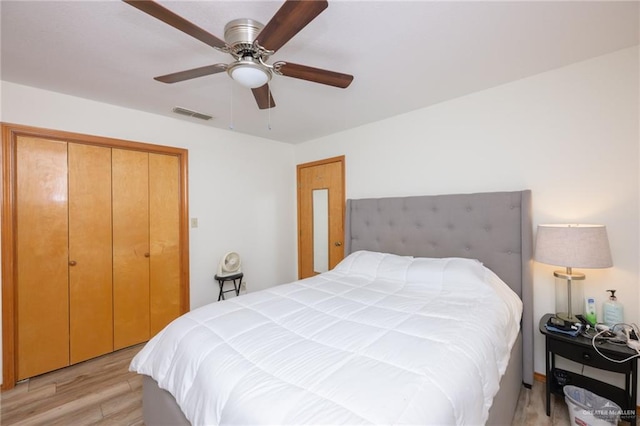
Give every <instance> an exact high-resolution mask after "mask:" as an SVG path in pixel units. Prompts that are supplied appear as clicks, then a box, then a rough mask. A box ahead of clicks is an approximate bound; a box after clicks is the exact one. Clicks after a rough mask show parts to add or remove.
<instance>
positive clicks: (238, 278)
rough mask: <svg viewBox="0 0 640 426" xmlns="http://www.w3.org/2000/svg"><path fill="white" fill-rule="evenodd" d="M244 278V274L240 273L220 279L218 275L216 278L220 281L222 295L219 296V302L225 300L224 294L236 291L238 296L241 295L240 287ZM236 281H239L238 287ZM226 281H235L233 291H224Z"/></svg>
mask: <svg viewBox="0 0 640 426" xmlns="http://www.w3.org/2000/svg"><path fill="white" fill-rule="evenodd" d="M242 277H244V274H243V273H242V272H239V273H237V274H233V275H224V276H221V277H219V276H218V275H216V276H215V277H214V278H215V280H216V281H218V285H220V294H219V295H218V301H220V299H222V300H224V294H225V293H229V292H230V291H234V292H235V293H236V296H239V295H240V286H241V285H242ZM236 280H238V284H237V285H236ZM226 281H233V289H232V290H225V291H223V290H222V288H223V287H224V283H225V282H226Z"/></svg>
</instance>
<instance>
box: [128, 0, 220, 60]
mask: <svg viewBox="0 0 640 426" xmlns="http://www.w3.org/2000/svg"><path fill="white" fill-rule="evenodd" d="M122 1H124V2H125V3H127V4H129V5H131V6H133V7H135V8H136V9H138V10H141V11H143V12H144V13H146V14H147V15H151V16H153V17H154V18H157V19H159V20H161V21H162V22H164V23H165V24H169V25H171V26H172V27H173V28H176V29H178V30H180V31H182V32H183V33H186V34H189V35H190V36H191V37H194V38H197V39H198V40H200V41H201V42H203V43H205V44H208V45H209V46H211V47H215V48H218V49H224V48H225V47H226V43H225V42H224V41H222V40H220V39H219V38H218V37H216V36H214V35H213V34H210V33H208V32H207V31H205V30H203V29H202V28H200V27H198V26H197V25H195V24H192V23H191V22H189V21H187V20H186V19H184V18H183V17H181V16H178V15H176V14H175V13H173V12H172V11H170V10H169V9H167V8H165V7H164V6H161V5H159V4H158V3H156V2H154V1H151V0H122Z"/></svg>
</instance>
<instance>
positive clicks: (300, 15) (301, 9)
mask: <svg viewBox="0 0 640 426" xmlns="http://www.w3.org/2000/svg"><path fill="white" fill-rule="evenodd" d="M327 6H329V4H328V3H327V1H326V0H287V1H286V2H285V3H284V4H283V5H282V6H281V7H280V9H278V11H277V12H276V14H275V15H273V18H271V20H270V21H269V23H268V24H267V25H265V27H264V28H263V29H262V31H260V34H259V35H258V37H256V40H257V41H258V44H260V46H262V47H264V48H265V49H268V50H273V51H274V52H275V51H277V50H278V49H280V48H281V47H282V46H284V45H285V43H286V42H288V41H289V40H290V39H291V38H292V37H293V36H294V35H296V34H298V32H299V31H300V30H301V29H303V28H304V27H306V26H307V24H308V23H309V22H311V21H313V20H314V19H315V17H316V16H318V15H319V14H320V13H321V12H322V11H323V10H325V9H326V8H327Z"/></svg>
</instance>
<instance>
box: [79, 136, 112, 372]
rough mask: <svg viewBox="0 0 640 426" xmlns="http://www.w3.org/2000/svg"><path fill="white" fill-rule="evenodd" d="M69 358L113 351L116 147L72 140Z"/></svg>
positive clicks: (80, 359)
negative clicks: (113, 175)
mask: <svg viewBox="0 0 640 426" xmlns="http://www.w3.org/2000/svg"><path fill="white" fill-rule="evenodd" d="M69 265H70V266H69V304H70V306H69V319H70V337H71V341H70V358H71V363H72V364H75V363H77V362H80V361H84V360H87V359H90V358H94V357H96V356H99V355H103V354H106V353H109V352H111V351H113V303H112V297H113V292H112V288H113V287H112V244H111V148H105V147H100V146H92V145H82V144H75V143H70V144H69Z"/></svg>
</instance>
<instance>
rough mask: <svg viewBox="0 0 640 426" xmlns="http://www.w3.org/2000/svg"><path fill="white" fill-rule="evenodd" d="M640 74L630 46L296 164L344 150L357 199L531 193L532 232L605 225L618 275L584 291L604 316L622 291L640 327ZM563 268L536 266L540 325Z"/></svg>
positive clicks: (358, 132) (300, 152)
mask: <svg viewBox="0 0 640 426" xmlns="http://www.w3.org/2000/svg"><path fill="white" fill-rule="evenodd" d="M469 72H473V70H469ZM638 72H639V69H638V48H637V47H636V48H630V49H625V50H622V51H619V52H616V53H613V54H609V55H606V56H602V57H599V58H595V59H592V60H589V61H585V62H581V63H578V64H574V65H571V66H568V67H565V68H561V69H557V70H554V71H550V72H547V73H544V74H539V75H537V76H533V77H530V78H527V79H523V80H520V81H516V82H513V83H510V84H506V85H503V86H499V87H496V88H493V89H489V90H485V91H482V92H478V93H475V94H471V95H468V96H464V97H461V98H458V99H455V100H452V101H448V102H445V103H442V104H438V105H435V106H433V107H430V108H425V109H421V110H418V111H414V112H411V113H408V114H404V115H401V116H397V117H394V118H390V119H387V120H384V121H379V122H376V123H373V124H369V125H366V126H362V127H359V128H356V129H352V130H349V131H345V132H342V133H339V134H335V135H332V136H328V137H324V138H322V139H318V140H315V141H311V142H307V143H304V144H302V145H298V146H296V149H295V160H296V163H303V162H307V161H313V160H317V159H321V158H326V157H332V156H336V155H342V154H344V155H345V156H346V184H347V197H348V198H364V197H382V196H402V195H419V194H441V193H468V192H483V191H501V190H519V189H526V188H529V189H531V190H532V192H533V219H534V226H536V225H537V224H539V223H566V222H581V223H601V224H605V225H606V226H607V229H608V233H609V239H610V244H611V250H612V256H613V260H614V267H613V268H610V269H606V270H584V271H581V272H585V273H586V275H587V279H586V281H585V283H584V284H585V294H589V295H594V296H595V297H596V299H597V303H598V308H599V312H598V314H599V318H602V310H601V303H602V301H603V300H605V298H606V294H605V290H606V289H607V288H611V287H613V288H616V289H618V294H619V300H620V301H621V302H622V303H623V304H624V307H625V319H626V320H627V321H629V322H636V323H640V319H639V318H638V312H639V302H638V301H639V300H640V299H639V291H638V284H639V277H638V273H639V264H638V262H639V257H638V256H639V248H638V245H639V244H638V242H639V241H638V239H639V232H640V230H639V226H638V221H639V207H638V205H639V190H640V189H639V176H638V165H639V155H638V151H639V149H638V147H639V134H638V117H639V108H638V99H639V95H638V90H639V87H638ZM555 269H558V268H555V267H553V266H548V265H542V264H536V267H535V281H534V297H535V300H534V316H535V318H534V320H535V323H536V327H537V322H538V321H539V319H540V318H541V317H542V315H543V314H545V313H546V312H554V311H555V301H554V298H555V290H554V280H553V276H552V274H553V271H554V270H555ZM535 336H536V337H535V371H537V372H540V373H544V371H545V367H544V339H543V338H542V336H541V335H540V334H539V333H538V332H536V333H535Z"/></svg>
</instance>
